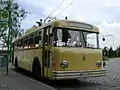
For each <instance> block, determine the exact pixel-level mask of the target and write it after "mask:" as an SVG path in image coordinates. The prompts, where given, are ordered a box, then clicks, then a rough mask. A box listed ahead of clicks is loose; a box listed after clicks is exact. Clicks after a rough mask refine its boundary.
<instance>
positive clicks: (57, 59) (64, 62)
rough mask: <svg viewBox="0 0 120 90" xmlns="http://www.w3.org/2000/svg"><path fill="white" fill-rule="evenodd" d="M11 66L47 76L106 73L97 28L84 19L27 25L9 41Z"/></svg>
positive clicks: (77, 76) (51, 77) (100, 74)
mask: <svg viewBox="0 0 120 90" xmlns="http://www.w3.org/2000/svg"><path fill="white" fill-rule="evenodd" d="M13 45H14V60H13V65H14V66H15V68H19V67H20V68H23V69H25V70H28V71H31V72H33V74H34V75H36V76H37V77H45V78H48V79H51V80H58V79H59V80H60V79H78V78H88V77H101V76H105V75H106V69H105V62H104V60H103V57H102V50H101V49H100V48H99V29H98V28H97V27H96V26H93V25H91V24H88V23H83V22H77V21H72V20H54V21H51V22H48V23H46V24H44V25H41V26H34V27H33V28H30V29H29V30H28V31H27V32H26V34H25V35H24V36H21V37H19V38H18V39H16V40H15V41H14V42H13Z"/></svg>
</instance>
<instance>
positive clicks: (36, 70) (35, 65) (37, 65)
mask: <svg viewBox="0 0 120 90" xmlns="http://www.w3.org/2000/svg"><path fill="white" fill-rule="evenodd" d="M33 74H34V76H35V77H37V78H40V77H41V67H40V63H39V61H38V60H36V61H34V63H33Z"/></svg>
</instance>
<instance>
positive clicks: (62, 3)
mask: <svg viewBox="0 0 120 90" xmlns="http://www.w3.org/2000/svg"><path fill="white" fill-rule="evenodd" d="M63 2H64V0H62V2H61V3H60V4H59V5H58V6H57V7H56V8H55V9H54V10H53V11H52V12H51V13H50V14H49V15H48V16H47V17H46V18H45V20H44V22H45V21H46V20H47V19H48V18H49V17H50V16H51V15H52V14H53V13H54V12H55V11H56V10H57V9H58V8H59V7H60V6H61V5H62V4H63Z"/></svg>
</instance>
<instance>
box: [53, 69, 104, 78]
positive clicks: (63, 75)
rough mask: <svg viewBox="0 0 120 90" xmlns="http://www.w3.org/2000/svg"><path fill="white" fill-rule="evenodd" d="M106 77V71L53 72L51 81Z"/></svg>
mask: <svg viewBox="0 0 120 90" xmlns="http://www.w3.org/2000/svg"><path fill="white" fill-rule="evenodd" d="M101 76H106V70H87V71H53V77H52V79H79V78H89V77H101Z"/></svg>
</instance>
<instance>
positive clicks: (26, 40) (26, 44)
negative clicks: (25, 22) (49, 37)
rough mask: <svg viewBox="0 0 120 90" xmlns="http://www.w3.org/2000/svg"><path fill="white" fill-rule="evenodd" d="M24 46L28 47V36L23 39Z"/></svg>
mask: <svg viewBox="0 0 120 90" xmlns="http://www.w3.org/2000/svg"><path fill="white" fill-rule="evenodd" d="M24 48H28V38H26V39H25V40H24Z"/></svg>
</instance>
